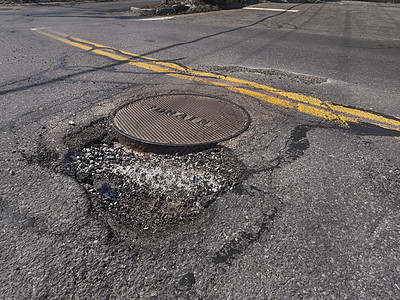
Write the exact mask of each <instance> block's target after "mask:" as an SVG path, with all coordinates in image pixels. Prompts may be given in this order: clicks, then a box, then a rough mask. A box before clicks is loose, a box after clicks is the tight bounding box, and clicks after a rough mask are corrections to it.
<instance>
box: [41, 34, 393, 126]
mask: <svg viewBox="0 0 400 300" xmlns="http://www.w3.org/2000/svg"><path fill="white" fill-rule="evenodd" d="M33 30H35V31H36V32H38V33H41V34H43V35H46V36H48V37H50V38H54V39H56V40H59V41H61V42H64V43H66V44H69V45H72V46H75V47H78V48H80V49H83V50H88V51H92V52H94V53H96V54H99V55H102V56H106V57H109V58H111V59H114V60H119V61H130V62H129V64H131V65H134V66H137V67H140V68H145V69H148V70H151V71H154V72H158V73H164V74H166V75H168V76H173V77H177V78H182V79H187V80H194V81H201V82H204V83H208V84H213V85H217V86H221V87H225V88H228V89H229V90H231V91H235V92H239V93H242V94H246V95H249V96H251V97H254V98H257V99H260V100H263V101H266V102H269V103H273V104H276V105H280V106H283V107H287V108H294V109H296V110H298V111H301V112H303V113H307V114H310V115H314V116H317V117H320V118H324V119H328V120H332V121H336V122H341V123H342V124H344V125H347V122H357V123H359V122H360V121H361V120H360V119H364V120H365V122H368V123H371V124H374V125H378V126H382V127H384V128H387V129H392V130H399V127H400V121H397V120H393V119H390V118H385V117H383V116H380V115H378V114H374V113H370V112H365V111H361V110H357V109H353V108H348V107H344V106H341V105H337V104H333V103H331V102H329V101H321V100H320V99H317V98H313V97H308V96H304V95H300V94H296V93H291V92H285V91H282V90H278V89H275V88H272V87H269V86H266V85H262V84H258V83H255V82H251V81H247V80H242V79H238V78H233V77H228V76H222V75H217V74H213V73H209V72H205V71H201V70H196V69H193V68H190V67H183V66H179V65H177V64H175V63H169V62H161V61H157V60H156V59H154V58H150V57H146V56H141V55H138V54H134V53H130V52H126V51H123V50H118V49H115V48H112V47H107V46H104V45H101V44H98V43H94V42H90V41H86V40H83V39H80V38H76V37H72V36H69V35H66V34H64V33H60V32H53V33H54V34H52V33H49V32H46V31H43V30H40V29H33ZM88 45H90V46H88ZM93 47H96V48H103V50H100V49H93ZM107 50H109V51H110V50H111V51H116V52H119V53H121V54H125V55H128V56H131V57H135V58H140V59H144V60H147V61H149V62H151V63H152V64H149V63H144V62H132V59H130V58H126V57H123V56H121V55H118V54H114V53H111V52H109V51H107ZM156 65H159V66H156ZM160 66H164V67H167V68H164V67H160ZM174 70H178V71H183V72H187V73H189V74H188V75H184V74H180V73H176V72H175V71H174ZM194 75H197V76H202V77H208V78H216V79H220V80H223V81H226V82H232V83H238V84H243V85H247V86H250V87H254V88H256V89H260V90H264V91H267V92H270V93H273V94H276V95H280V96H283V97H286V98H288V99H291V100H295V101H297V102H296V103H293V102H291V101H287V100H283V99H280V98H277V97H272V96H269V95H265V94H263V93H259V92H255V91H252V90H248V89H245V88H243V87H235V86H232V85H229V84H224V83H221V82H215V81H210V80H207V79H205V78H201V77H194Z"/></svg>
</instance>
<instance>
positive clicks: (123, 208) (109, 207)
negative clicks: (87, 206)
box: [65, 142, 243, 230]
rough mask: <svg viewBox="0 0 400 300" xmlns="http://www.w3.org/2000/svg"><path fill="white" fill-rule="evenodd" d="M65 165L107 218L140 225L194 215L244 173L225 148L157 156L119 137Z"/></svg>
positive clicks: (158, 224) (166, 223) (150, 225)
mask: <svg viewBox="0 0 400 300" xmlns="http://www.w3.org/2000/svg"><path fill="white" fill-rule="evenodd" d="M65 170H66V171H67V173H68V174H69V175H71V176H73V177H74V178H76V180H77V181H78V182H79V183H80V184H81V185H82V186H83V187H84V188H85V190H86V192H87V194H88V195H89V197H90V199H91V200H92V202H93V206H94V207H95V208H97V209H99V210H101V213H103V214H106V215H107V218H108V217H111V218H113V220H114V221H116V222H117V223H118V224H120V225H122V226H128V227H130V228H135V229H140V230H149V229H154V228H157V229H159V228H164V227H168V226H169V225H172V224H177V223H179V222H184V221H187V220H190V219H193V218H195V217H196V216H198V215H199V214H200V213H201V212H202V211H204V209H206V208H207V207H209V205H210V204H211V203H212V202H213V201H215V200H216V199H217V197H218V196H219V195H221V194H222V193H224V192H226V191H227V190H229V189H231V188H232V187H233V186H235V184H237V183H238V182H239V181H240V180H241V177H242V174H243V167H242V166H241V164H240V163H239V162H238V161H237V160H236V159H235V158H234V157H233V156H232V154H231V153H230V151H229V150H228V149H226V148H215V149H209V150H206V151H202V152H197V153H189V154H186V155H159V154H149V153H139V152H136V151H134V150H132V149H129V148H127V147H124V146H123V145H121V144H119V143H117V142H114V143H112V144H102V143H100V144H95V145H91V146H87V147H84V148H83V149H81V150H80V151H77V152H74V153H72V154H71V155H70V159H69V162H68V163H66V165H65Z"/></svg>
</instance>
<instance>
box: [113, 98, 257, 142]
mask: <svg viewBox="0 0 400 300" xmlns="http://www.w3.org/2000/svg"><path fill="white" fill-rule="evenodd" d="M249 124H250V117H249V115H248V113H247V112H246V111H245V110H244V109H243V108H241V107H240V106H238V105H236V104H233V103H230V102H227V101H223V100H220V99H215V98H211V97H205V96H196V95H163V96H156V97H151V98H146V99H143V100H138V101H134V102H130V103H128V104H125V105H124V106H122V107H120V108H119V109H118V110H116V111H115V112H114V115H113V126H114V129H115V130H116V131H117V132H118V133H120V134H122V135H124V136H126V137H128V138H130V139H132V140H134V141H137V142H141V143H145V144H150V145H165V146H197V145H209V144H216V143H218V142H221V141H224V140H227V139H229V138H232V137H235V136H237V135H239V134H240V133H242V132H243V131H244V130H246V129H247V128H248V126H249Z"/></svg>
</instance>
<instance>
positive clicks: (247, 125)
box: [111, 94, 251, 148]
mask: <svg viewBox="0 0 400 300" xmlns="http://www.w3.org/2000/svg"><path fill="white" fill-rule="evenodd" d="M186 95H187V96H199V97H207V98H211V99H215V100H218V101H221V102H227V103H229V104H230V105H233V106H236V107H237V108H239V109H240V110H241V111H242V112H243V113H244V116H245V119H246V122H245V125H244V126H243V128H242V129H241V130H238V131H237V132H236V133H234V134H231V135H229V136H226V137H224V138H222V139H218V140H213V141H209V142H206V143H195V144H167V143H159V142H150V141H146V140H142V139H139V138H137V137H133V136H131V135H129V134H127V133H125V132H122V131H121V130H119V129H118V128H117V126H116V125H115V123H114V117H115V115H116V114H117V113H118V111H120V110H121V109H123V108H124V107H125V106H128V105H130V104H132V103H135V102H138V101H145V100H146V99H151V98H158V97H163V96H186ZM111 116H112V119H113V121H112V127H113V129H114V130H115V131H116V132H117V133H118V134H121V135H122V136H124V137H126V138H129V139H131V140H133V141H134V142H138V143H141V144H144V145H149V146H151V145H155V146H163V147H171V148H173V147H197V146H203V145H204V146H206V145H215V144H218V143H220V142H223V141H226V140H229V139H232V138H234V137H237V136H238V135H240V134H241V133H243V132H244V131H246V130H247V129H248V128H249V126H250V123H251V118H250V115H249V113H248V112H247V111H246V110H245V109H244V108H243V107H241V106H240V105H238V104H236V103H232V102H230V101H227V100H222V99H219V98H216V97H211V96H209V95H199V94H166V95H155V96H149V97H144V98H141V99H136V100H132V101H129V102H127V103H125V104H123V105H121V106H119V107H118V108H117V109H115V110H114V111H113V113H112V114H111Z"/></svg>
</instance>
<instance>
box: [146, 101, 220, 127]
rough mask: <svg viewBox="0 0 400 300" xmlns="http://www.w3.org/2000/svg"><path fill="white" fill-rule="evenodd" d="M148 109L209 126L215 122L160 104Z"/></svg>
mask: <svg viewBox="0 0 400 300" xmlns="http://www.w3.org/2000/svg"><path fill="white" fill-rule="evenodd" d="M147 110H151V111H155V112H158V113H160V114H163V115H167V116H170V117H175V118H177V119H181V120H185V121H190V122H192V123H194V124H199V125H202V126H206V127H209V126H211V125H213V124H214V122H213V121H211V120H207V119H203V118H199V117H196V116H193V115H189V114H186V113H183V112H177V111H174V110H171V109H166V108H162V107H159V106H152V107H150V108H148V109H147Z"/></svg>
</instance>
